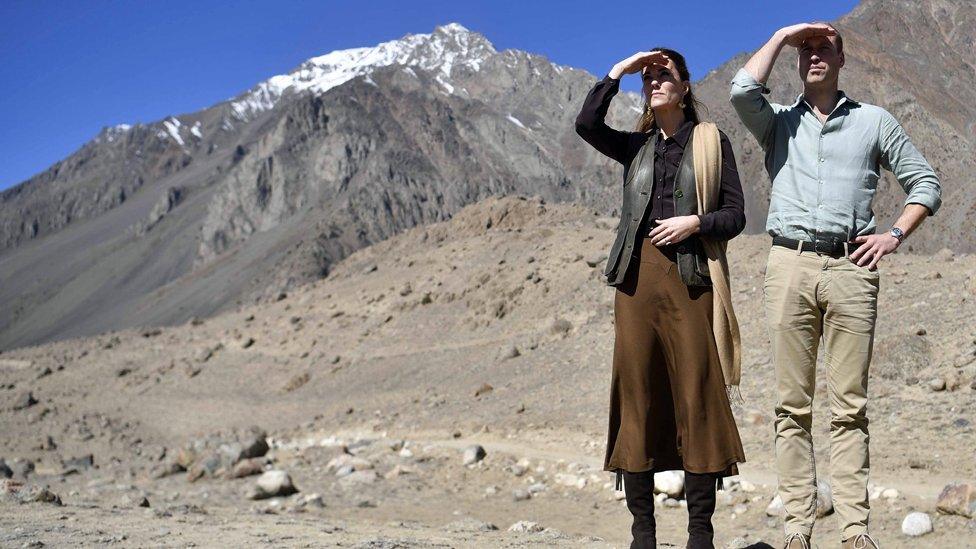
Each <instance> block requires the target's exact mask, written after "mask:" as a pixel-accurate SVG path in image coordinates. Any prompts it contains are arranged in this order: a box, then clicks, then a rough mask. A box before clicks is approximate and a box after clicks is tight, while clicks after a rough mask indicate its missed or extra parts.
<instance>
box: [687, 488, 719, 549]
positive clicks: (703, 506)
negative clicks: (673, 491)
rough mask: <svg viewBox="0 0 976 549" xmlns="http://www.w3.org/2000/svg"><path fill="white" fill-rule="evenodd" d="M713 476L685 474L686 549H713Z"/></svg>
mask: <svg viewBox="0 0 976 549" xmlns="http://www.w3.org/2000/svg"><path fill="white" fill-rule="evenodd" d="M715 481H716V477H715V475H714V474H709V473H691V472H688V471H686V472H685V499H686V500H687V502H688V549H713V548H714V547H715V546H714V545H713V544H712V538H713V537H714V535H715V529H714V528H713V527H712V514H713V513H714V512H715Z"/></svg>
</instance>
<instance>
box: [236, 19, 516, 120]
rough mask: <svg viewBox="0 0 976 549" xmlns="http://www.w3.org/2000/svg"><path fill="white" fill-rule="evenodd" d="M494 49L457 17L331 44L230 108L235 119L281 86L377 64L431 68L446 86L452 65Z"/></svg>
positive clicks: (334, 81)
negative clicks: (370, 41) (366, 43)
mask: <svg viewBox="0 0 976 549" xmlns="http://www.w3.org/2000/svg"><path fill="white" fill-rule="evenodd" d="M496 53H498V52H497V51H495V48H494V46H492V45H491V43H490V42H489V41H488V40H486V39H485V38H484V37H483V36H481V35H480V34H477V33H474V32H471V31H469V30H468V29H466V28H465V27H464V26H463V25H460V24H458V23H449V24H447V25H442V26H438V27H435V29H434V32H432V33H430V34H408V35H406V36H404V37H403V38H400V39H399V40H391V41H389V42H383V43H381V44H378V45H376V46H372V47H364V48H351V49H345V50H336V51H333V52H330V53H327V54H325V55H320V56H318V57H313V58H311V59H309V60H307V61H305V62H304V63H302V64H301V65H299V66H298V68H296V69H295V70H293V71H291V72H290V73H288V74H279V75H277V76H272V77H271V78H269V79H267V80H265V81H264V82H261V83H260V84H258V85H257V86H255V87H253V88H251V89H250V90H248V91H247V92H245V93H244V94H242V95H240V96H238V97H236V98H234V99H233V100H232V102H231V108H232V109H233V110H234V114H235V116H236V117H237V118H238V119H240V120H246V119H247V118H250V117H251V116H253V115H254V114H257V113H260V112H262V111H265V110H268V109H271V108H273V107H274V106H275V105H276V104H277V102H278V100H279V99H280V98H281V96H282V95H284V94H285V93H286V92H291V93H300V92H303V91H307V90H308V91H312V92H315V93H323V92H325V91H328V90H330V89H332V88H334V87H336V86H339V85H340V84H343V83H345V82H348V81H349V80H352V79H353V78H356V77H357V76H363V75H369V74H370V73H372V72H373V70H375V69H376V68H377V67H386V66H390V65H404V66H408V67H409V66H415V67H420V68H423V69H425V70H428V71H431V72H434V73H436V75H435V78H436V79H437V81H438V82H439V83H440V84H441V85H442V86H444V87H445V88H446V89H447V90H448V92H449V93H450V92H452V91H453V89H454V87H453V86H452V85H451V84H450V83H449V80H450V77H451V72H452V70H453V69H454V67H456V66H466V67H468V68H470V69H472V70H475V71H477V70H478V69H480V68H481V64H482V62H483V61H484V60H485V59H486V58H488V57H489V56H490V55H493V54H496Z"/></svg>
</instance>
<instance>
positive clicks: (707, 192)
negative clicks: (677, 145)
mask: <svg viewBox="0 0 976 549" xmlns="http://www.w3.org/2000/svg"><path fill="white" fill-rule="evenodd" d="M691 139H692V141H691V146H692V149H691V150H692V152H693V154H694V160H695V189H696V190H697V191H698V213H699V214H705V213H708V212H713V211H715V210H717V209H718V193H719V187H720V186H721V181H722V145H721V141H720V137H719V134H718V126H716V125H715V124H713V123H711V122H702V123H701V124H698V126H696V127H695V131H694V133H693V134H692V138H691ZM701 242H702V244H703V246H704V248H705V255H706V256H707V257H708V272H709V274H710V278H711V279H712V332H713V333H714V335H715V345H716V347H718V358H719V362H720V363H721V365H722V375H723V377H725V388H726V391H727V392H728V395H729V401H735V402H740V403H741V402H742V393H741V392H740V391H739V379H740V376H741V374H742V341H741V338H740V337H739V322H738V321H737V320H736V318H735V311H733V310H732V290H731V287H730V285H729V262H728V260H727V259H726V256H725V249H726V244H727V242H728V241H726V240H712V239H709V238H704V237H703V238H701Z"/></svg>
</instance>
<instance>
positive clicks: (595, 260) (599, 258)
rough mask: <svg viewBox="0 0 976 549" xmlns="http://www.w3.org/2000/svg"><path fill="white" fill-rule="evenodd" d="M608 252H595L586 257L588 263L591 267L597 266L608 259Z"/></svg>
mask: <svg viewBox="0 0 976 549" xmlns="http://www.w3.org/2000/svg"><path fill="white" fill-rule="evenodd" d="M606 259H607V256H606V254H595V255H591V256H590V257H588V258H587V259H586V265H587V266H589V267H596V266H598V265H600V264H602V263H603V262H604V261H606Z"/></svg>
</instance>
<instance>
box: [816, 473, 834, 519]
mask: <svg viewBox="0 0 976 549" xmlns="http://www.w3.org/2000/svg"><path fill="white" fill-rule="evenodd" d="M833 512H834V499H833V493H832V491H831V489H830V484H829V483H828V482H827V481H826V480H818V481H817V518H823V517H825V516H827V515H829V514H831V513H833Z"/></svg>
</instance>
